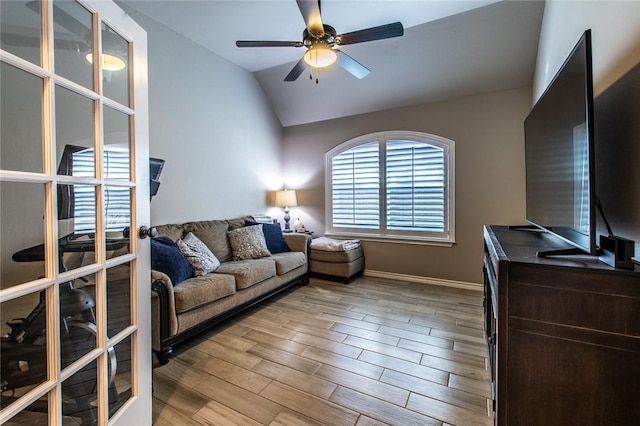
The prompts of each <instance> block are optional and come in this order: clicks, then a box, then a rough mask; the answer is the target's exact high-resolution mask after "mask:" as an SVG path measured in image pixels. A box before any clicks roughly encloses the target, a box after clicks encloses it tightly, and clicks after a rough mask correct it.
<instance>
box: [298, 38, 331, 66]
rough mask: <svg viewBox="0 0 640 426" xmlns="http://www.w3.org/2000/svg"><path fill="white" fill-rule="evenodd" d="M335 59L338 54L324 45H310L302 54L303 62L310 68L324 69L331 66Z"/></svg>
mask: <svg viewBox="0 0 640 426" xmlns="http://www.w3.org/2000/svg"><path fill="white" fill-rule="evenodd" d="M337 59H338V54H337V53H336V52H335V50H333V49H332V48H331V46H329V45H326V44H324V43H316V44H313V45H311V47H309V50H307V52H306V53H305V54H304V62H305V63H306V64H307V65H309V66H310V67H312V68H326V67H328V66H330V65H333V64H334V63H335V62H336V60H337Z"/></svg>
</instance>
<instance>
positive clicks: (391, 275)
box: [364, 269, 483, 291]
mask: <svg viewBox="0 0 640 426" xmlns="http://www.w3.org/2000/svg"><path fill="white" fill-rule="evenodd" d="M364 275H365V276H367V277H372V278H386V279H390V280H398V281H408V282H412V283H420V284H430V285H439V286H443V287H453V288H463V289H466V290H474V291H483V285H482V284H479V283H469V282H465V281H453V280H444V279H442V278H429V277H422V276H419V275H407V274H397V273H395V272H384V271H374V270H371V269H365V270H364Z"/></svg>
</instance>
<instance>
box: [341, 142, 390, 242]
mask: <svg viewBox="0 0 640 426" xmlns="http://www.w3.org/2000/svg"><path fill="white" fill-rule="evenodd" d="M379 152H380V148H379V144H378V142H371V143H367V144H364V145H360V146H357V147H354V148H352V149H349V150H347V151H345V152H342V153H341V154H339V155H336V156H335V157H333V158H332V160H331V161H332V166H331V188H332V212H333V226H334V227H348V228H369V229H377V228H378V227H379V226H380V155H379Z"/></svg>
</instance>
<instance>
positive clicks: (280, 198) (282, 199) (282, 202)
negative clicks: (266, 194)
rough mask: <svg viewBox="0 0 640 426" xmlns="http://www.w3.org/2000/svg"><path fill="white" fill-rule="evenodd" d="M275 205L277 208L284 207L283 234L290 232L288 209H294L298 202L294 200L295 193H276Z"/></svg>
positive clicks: (284, 191) (285, 191)
mask: <svg viewBox="0 0 640 426" xmlns="http://www.w3.org/2000/svg"><path fill="white" fill-rule="evenodd" d="M275 205H276V206H277V207H284V231H283V232H291V229H290V228H289V220H291V216H289V207H295V206H297V205H298V200H297V199H296V191H289V190H286V189H285V190H282V191H276V202H275Z"/></svg>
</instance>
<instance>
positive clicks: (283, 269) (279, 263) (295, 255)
mask: <svg viewBox="0 0 640 426" xmlns="http://www.w3.org/2000/svg"><path fill="white" fill-rule="evenodd" d="M270 259H273V260H274V261H275V262H276V273H277V274H278V275H284V274H286V273H287V272H289V271H293V270H294V269H296V268H298V267H300V266H302V265H304V264H305V263H307V256H305V255H304V253H301V252H299V251H290V252H287V253H276V254H274V255H272V256H271V258H270Z"/></svg>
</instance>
